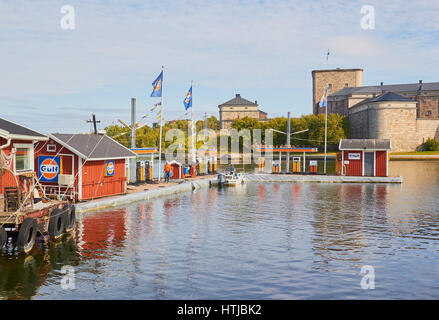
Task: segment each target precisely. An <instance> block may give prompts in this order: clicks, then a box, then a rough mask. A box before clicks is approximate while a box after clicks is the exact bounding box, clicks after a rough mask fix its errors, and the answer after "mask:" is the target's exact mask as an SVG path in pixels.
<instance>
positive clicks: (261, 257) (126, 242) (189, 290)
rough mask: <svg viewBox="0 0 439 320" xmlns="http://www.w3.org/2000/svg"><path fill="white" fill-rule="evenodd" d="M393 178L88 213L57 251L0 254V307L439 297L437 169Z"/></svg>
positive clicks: (404, 167) (410, 169) (409, 166)
mask: <svg viewBox="0 0 439 320" xmlns="http://www.w3.org/2000/svg"><path fill="white" fill-rule="evenodd" d="M390 170H391V175H402V176H403V177H404V184H403V185H402V186H400V185H384V184H291V183H288V184H287V183H283V184H280V183H279V184H276V183H267V184H258V183H248V184H245V185H243V186H239V187H237V188H225V189H217V188H212V189H202V190H199V191H197V192H194V193H187V194H177V195H175V196H173V197H165V198H159V199H155V200H153V201H149V202H142V203H135V204H132V205H130V206H128V207H124V208H117V209H113V210H105V211H102V212H96V213H88V214H84V215H82V216H81V217H79V219H78V221H77V225H76V230H75V233H74V234H72V235H71V236H69V237H65V238H64V239H63V241H61V242H58V243H49V244H41V245H39V246H38V247H37V248H35V249H34V250H33V252H32V254H31V255H28V256H26V255H16V254H13V253H11V252H9V251H8V249H5V250H4V251H3V255H2V256H1V257H0V298H2V299H30V298H32V299H356V298H361V299H438V298H439V206H438V205H439V201H438V198H437V195H438V192H439V162H422V161H416V162H414V161H413V162H409V161H407V162H402V161H401V162H391V163H390ZM66 266H72V267H73V270H74V279H75V282H74V286H75V288H74V289H72V288H70V289H69V288H66V287H65V286H63V285H62V284H63V279H65V277H66V274H65V273H63V270H64V269H63V267H64V268H65V267H66ZM363 266H372V267H373V268H374V271H375V289H369V290H363V289H361V285H360V282H361V279H362V277H363V276H364V274H362V273H361V268H362V267H363ZM63 277H64V278H63ZM64 284H65V282H64Z"/></svg>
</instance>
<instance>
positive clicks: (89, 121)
mask: <svg viewBox="0 0 439 320" xmlns="http://www.w3.org/2000/svg"><path fill="white" fill-rule="evenodd" d="M91 117H92V119H91V120H87V121H86V122H87V123H93V127H94V132H95V134H98V127H97V125H96V123H101V121H100V120H98V121H96V115H95V114H92V115H91Z"/></svg>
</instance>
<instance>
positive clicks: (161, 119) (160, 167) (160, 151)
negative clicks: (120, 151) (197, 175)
mask: <svg viewBox="0 0 439 320" xmlns="http://www.w3.org/2000/svg"><path fill="white" fill-rule="evenodd" d="M164 68H165V67H164V66H162V72H163V71H164ZM164 78H165V74H164V72H163V74H162V94H161V103H160V142H159V182H160V177H161V174H162V166H161V164H162V121H163V82H164V81H163V80H164Z"/></svg>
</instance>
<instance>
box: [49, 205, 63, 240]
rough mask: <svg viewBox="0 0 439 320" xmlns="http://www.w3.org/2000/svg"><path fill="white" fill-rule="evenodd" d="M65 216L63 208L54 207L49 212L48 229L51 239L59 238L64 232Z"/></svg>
mask: <svg viewBox="0 0 439 320" xmlns="http://www.w3.org/2000/svg"><path fill="white" fill-rule="evenodd" d="M65 217H66V215H65V211H64V210H63V209H59V208H56V209H55V210H53V211H52V212H51V213H50V219H49V227H48V231H49V235H50V237H51V238H52V239H56V238H59V237H60V236H62V234H63V233H64V229H65Z"/></svg>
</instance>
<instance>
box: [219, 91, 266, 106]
mask: <svg viewBox="0 0 439 320" xmlns="http://www.w3.org/2000/svg"><path fill="white" fill-rule="evenodd" d="M221 106H258V104H257V103H255V102H251V101H249V100H247V99H244V98H241V95H240V94H239V93H237V94H236V96H235V98H233V99H231V100H229V101H227V102H224V103H223V104H220V105H219V107H221Z"/></svg>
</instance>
